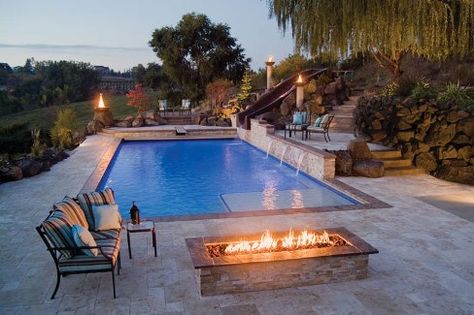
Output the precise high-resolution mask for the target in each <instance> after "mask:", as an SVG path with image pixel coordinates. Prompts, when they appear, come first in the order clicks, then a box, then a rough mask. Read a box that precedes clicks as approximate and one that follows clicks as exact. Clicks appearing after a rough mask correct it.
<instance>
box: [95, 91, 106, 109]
mask: <svg viewBox="0 0 474 315" xmlns="http://www.w3.org/2000/svg"><path fill="white" fill-rule="evenodd" d="M97 107H98V108H105V104H104V100H103V99H102V93H100V96H99V105H98V106H97Z"/></svg>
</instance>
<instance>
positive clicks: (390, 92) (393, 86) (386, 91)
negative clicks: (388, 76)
mask: <svg viewBox="0 0 474 315" xmlns="http://www.w3.org/2000/svg"><path fill="white" fill-rule="evenodd" d="M398 88H399V86H398V83H397V82H390V83H389V84H387V85H386V86H385V87H384V88H383V89H382V91H381V92H380V95H381V96H388V97H390V96H395V95H397V93H398Z"/></svg>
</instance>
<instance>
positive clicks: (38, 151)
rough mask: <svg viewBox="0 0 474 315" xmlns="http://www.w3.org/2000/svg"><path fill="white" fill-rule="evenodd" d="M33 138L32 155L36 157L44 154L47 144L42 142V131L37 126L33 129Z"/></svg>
mask: <svg viewBox="0 0 474 315" xmlns="http://www.w3.org/2000/svg"><path fill="white" fill-rule="evenodd" d="M31 138H32V139H33V144H32V145H31V155H32V156H34V157H40V156H42V155H43V152H44V149H45V147H46V146H45V145H44V144H43V143H42V142H41V131H40V130H39V129H36V128H35V129H32V130H31Z"/></svg>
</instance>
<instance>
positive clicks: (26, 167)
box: [16, 158, 43, 177]
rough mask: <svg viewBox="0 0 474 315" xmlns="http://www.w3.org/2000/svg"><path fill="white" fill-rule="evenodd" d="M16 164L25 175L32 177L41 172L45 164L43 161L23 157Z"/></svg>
mask: <svg viewBox="0 0 474 315" xmlns="http://www.w3.org/2000/svg"><path fill="white" fill-rule="evenodd" d="M16 165H17V166H18V167H19V168H21V172H22V173H23V177H31V176H35V175H37V174H39V173H40V172H41V167H42V166H43V165H42V163H40V162H38V161H36V160H33V159H30V158H24V159H21V160H19V161H17V162H16Z"/></svg>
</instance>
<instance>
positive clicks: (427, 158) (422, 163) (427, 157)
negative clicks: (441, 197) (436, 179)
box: [415, 152, 438, 172]
mask: <svg viewBox="0 0 474 315" xmlns="http://www.w3.org/2000/svg"><path fill="white" fill-rule="evenodd" d="M415 165H416V166H417V167H419V168H422V169H424V170H426V171H428V172H433V171H434V170H436V168H437V167H438V162H437V161H436V158H435V156H434V155H433V154H432V153H430V152H423V153H420V154H418V155H417V156H416V158H415Z"/></svg>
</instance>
